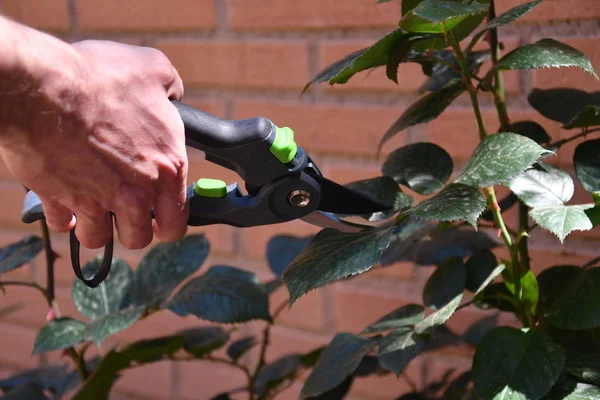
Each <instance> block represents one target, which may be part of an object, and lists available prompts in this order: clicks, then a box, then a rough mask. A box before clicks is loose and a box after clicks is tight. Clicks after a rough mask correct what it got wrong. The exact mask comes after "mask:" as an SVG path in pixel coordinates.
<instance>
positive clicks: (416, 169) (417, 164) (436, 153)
mask: <svg viewBox="0 0 600 400" xmlns="http://www.w3.org/2000/svg"><path fill="white" fill-rule="evenodd" d="M453 167H454V165H453V163H452V157H450V155H449V154H448V152H446V150H444V149H443V148H441V147H440V146H438V145H436V144H433V143H426V142H421V143H412V144H409V145H406V146H403V147H401V148H399V149H397V150H394V151H393V152H392V153H391V154H390V155H389V157H388V158H387V160H386V161H385V163H383V166H382V167H381V171H382V173H383V175H386V176H389V177H392V178H394V180H396V182H398V183H400V184H402V185H405V186H407V187H409V188H411V189H412V190H414V191H415V192H417V193H420V194H431V193H435V192H437V191H438V190H440V189H441V188H443V187H444V184H445V183H446V181H447V180H448V178H449V177H450V174H452V169H453Z"/></svg>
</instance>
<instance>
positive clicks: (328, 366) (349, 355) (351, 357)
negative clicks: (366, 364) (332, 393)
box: [300, 333, 376, 399]
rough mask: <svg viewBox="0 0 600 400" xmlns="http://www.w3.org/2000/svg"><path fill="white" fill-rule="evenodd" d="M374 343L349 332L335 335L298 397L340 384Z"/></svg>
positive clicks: (305, 396)
mask: <svg viewBox="0 0 600 400" xmlns="http://www.w3.org/2000/svg"><path fill="white" fill-rule="evenodd" d="M375 344H376V342H375V341H374V340H372V339H367V338H363V337H360V336H356V335H352V334H350V333H338V334H337V335H335V337H334V338H333V340H332V341H331V343H329V345H328V346H327V347H326V348H325V350H324V351H323V353H322V354H321V357H320V358H319V361H318V362H317V365H315V368H314V369H313V370H312V372H311V374H310V375H309V376H308V378H307V379H306V382H305V383H304V387H303V388H302V392H301V393H300V398H301V399H306V398H309V397H312V396H319V395H321V394H323V393H325V392H327V391H329V390H331V389H333V388H335V387H336V386H338V385H339V384H341V383H342V382H343V381H344V380H345V379H346V377H348V376H349V375H351V374H352V373H353V372H354V371H355V370H356V368H357V367H358V365H359V364H360V362H361V361H362V359H363V357H364V356H365V355H367V353H368V352H369V351H371V349H372V348H373V347H375Z"/></svg>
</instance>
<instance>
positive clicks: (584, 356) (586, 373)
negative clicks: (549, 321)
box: [565, 331, 600, 385]
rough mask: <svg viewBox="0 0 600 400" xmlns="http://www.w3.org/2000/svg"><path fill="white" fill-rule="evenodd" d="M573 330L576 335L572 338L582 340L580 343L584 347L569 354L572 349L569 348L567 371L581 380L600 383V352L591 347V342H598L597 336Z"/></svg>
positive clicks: (595, 383)
mask: <svg viewBox="0 0 600 400" xmlns="http://www.w3.org/2000/svg"><path fill="white" fill-rule="evenodd" d="M573 332H574V333H575V334H576V336H575V337H574V338H571V340H572V341H578V342H581V343H579V345H580V346H581V347H583V349H582V350H581V351H580V352H577V353H575V354H569V350H570V349H568V348H567V363H566V365H565V369H566V371H567V372H568V373H569V374H570V375H572V376H574V377H576V378H577V379H578V380H579V381H582V382H586V383H591V384H594V385H600V361H599V360H600V357H599V356H600V354H599V353H598V351H597V349H590V344H593V343H595V342H597V340H598V339H597V336H595V335H588V336H583V335H581V333H582V331H573ZM583 332H585V331H583ZM582 336H583V337H582Z"/></svg>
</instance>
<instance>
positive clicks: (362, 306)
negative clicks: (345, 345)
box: [298, 282, 411, 333]
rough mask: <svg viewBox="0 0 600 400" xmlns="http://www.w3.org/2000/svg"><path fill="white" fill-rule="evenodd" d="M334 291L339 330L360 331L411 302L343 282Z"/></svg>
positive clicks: (336, 324)
mask: <svg viewBox="0 0 600 400" xmlns="http://www.w3.org/2000/svg"><path fill="white" fill-rule="evenodd" d="M317 290H318V289H317ZM332 291H333V293H334V303H333V315H334V318H335V328H336V330H337V331H344V332H354V333H358V332H360V331H362V330H363V329H364V328H366V327H367V326H369V325H370V324H372V323H373V322H375V321H377V320H378V319H379V318H381V317H383V316H384V315H386V314H387V313H390V312H392V311H394V310H395V309H397V308H400V307H401V306H403V305H405V304H408V303H411V301H410V300H408V299H405V298H403V297H402V295H399V296H391V295H388V294H386V293H377V292H375V291H372V290H369V289H359V288H356V287H350V286H348V285H344V284H343V282H342V283H341V284H337V285H334V286H333V287H332ZM298 301H300V300H298Z"/></svg>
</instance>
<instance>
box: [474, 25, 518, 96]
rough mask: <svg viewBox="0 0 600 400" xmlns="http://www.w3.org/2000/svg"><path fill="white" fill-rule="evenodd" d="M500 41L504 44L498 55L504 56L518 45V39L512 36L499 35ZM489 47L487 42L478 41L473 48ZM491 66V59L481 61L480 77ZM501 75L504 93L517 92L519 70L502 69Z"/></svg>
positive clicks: (484, 48)
mask: <svg viewBox="0 0 600 400" xmlns="http://www.w3.org/2000/svg"><path fill="white" fill-rule="evenodd" d="M500 41H501V42H502V44H503V45H504V50H503V51H501V54H500V57H502V56H504V55H505V54H507V53H508V52H510V51H512V50H514V49H516V48H517V47H519V39H517V38H514V37H506V36H501V37H500ZM489 48H490V45H489V43H488V42H485V41H479V42H478V43H477V44H476V45H475V47H474V50H489ZM491 66H492V61H491V60H489V61H486V62H485V63H483V65H482V66H481V68H480V69H479V74H478V75H479V76H480V77H483V76H484V74H486V73H487V72H488V71H489V69H490V68H491ZM502 77H503V80H504V90H505V91H506V93H508V94H515V93H518V92H519V88H520V82H519V71H503V72H502Z"/></svg>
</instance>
